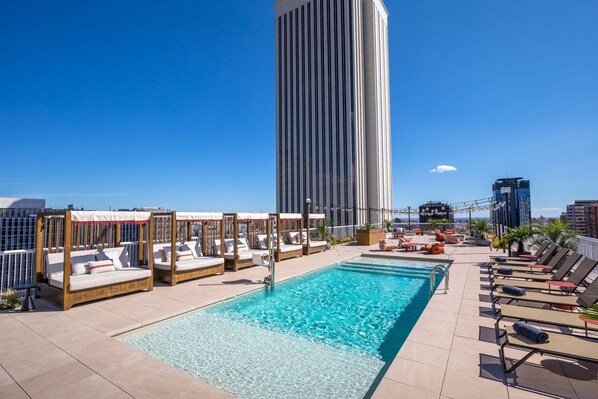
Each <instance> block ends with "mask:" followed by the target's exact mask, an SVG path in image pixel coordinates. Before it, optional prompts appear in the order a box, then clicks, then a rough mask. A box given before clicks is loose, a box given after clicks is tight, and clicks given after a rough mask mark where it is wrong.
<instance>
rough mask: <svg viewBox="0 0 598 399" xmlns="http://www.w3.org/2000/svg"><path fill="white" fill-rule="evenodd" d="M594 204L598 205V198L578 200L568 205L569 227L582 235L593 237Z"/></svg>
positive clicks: (567, 219) (566, 218) (566, 220)
mask: <svg viewBox="0 0 598 399" xmlns="http://www.w3.org/2000/svg"><path fill="white" fill-rule="evenodd" d="M593 206H598V200H577V201H575V202H574V203H573V204H570V205H567V212H566V216H565V222H566V223H567V224H568V225H569V229H570V230H572V231H575V232H577V233H579V234H580V235H582V236H589V237H592V232H591V231H590V229H591V226H590V225H592V224H593V223H594V221H595V216H594V215H595V213H594V212H595V211H594V210H593V208H592V207H593Z"/></svg>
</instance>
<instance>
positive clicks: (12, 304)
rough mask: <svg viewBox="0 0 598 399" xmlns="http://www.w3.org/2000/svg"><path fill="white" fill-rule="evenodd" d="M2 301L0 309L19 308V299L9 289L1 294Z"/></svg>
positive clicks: (16, 293)
mask: <svg viewBox="0 0 598 399" xmlns="http://www.w3.org/2000/svg"><path fill="white" fill-rule="evenodd" d="M2 301H3V303H1V304H0V309H17V308H20V307H21V297H20V295H19V293H18V292H17V291H14V290H11V289H10V288H9V289H7V290H6V291H4V293H2Z"/></svg>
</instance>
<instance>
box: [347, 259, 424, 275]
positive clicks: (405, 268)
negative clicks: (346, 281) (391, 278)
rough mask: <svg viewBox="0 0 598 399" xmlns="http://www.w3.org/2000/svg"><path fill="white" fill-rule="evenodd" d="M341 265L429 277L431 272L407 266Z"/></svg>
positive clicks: (348, 263) (355, 263)
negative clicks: (420, 274) (419, 274)
mask: <svg viewBox="0 0 598 399" xmlns="http://www.w3.org/2000/svg"><path fill="white" fill-rule="evenodd" d="M342 265H343V266H351V267H353V266H355V267H366V268H372V269H376V270H386V271H405V272H407V273H422V274H425V275H429V274H430V272H431V271H432V268H431V267H409V266H401V267H397V266H387V265H375V264H371V263H361V262H355V261H348V262H343V263H342Z"/></svg>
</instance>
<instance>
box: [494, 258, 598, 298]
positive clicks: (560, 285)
mask: <svg viewBox="0 0 598 399" xmlns="http://www.w3.org/2000/svg"><path fill="white" fill-rule="evenodd" d="M597 263H598V262H596V261H595V260H593V259H590V258H584V259H583V260H582V261H581V263H580V264H579V266H577V267H576V268H575V270H574V271H573V273H571V275H570V276H569V278H568V279H567V280H548V281H527V280H522V281H513V280H509V279H496V280H494V286H493V289H497V288H498V287H501V286H505V285H515V286H517V287H520V288H524V289H526V290H538V291H549V290H550V289H551V288H555V289H556V290H558V291H560V290H561V289H562V290H564V291H566V292H568V293H571V292H573V291H575V290H576V289H577V288H578V287H579V285H580V284H581V283H582V282H583V281H584V280H585V278H586V277H587V276H588V274H590V273H591V272H592V270H594V268H595V267H596V264H597Z"/></svg>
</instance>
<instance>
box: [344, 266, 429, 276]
mask: <svg viewBox="0 0 598 399" xmlns="http://www.w3.org/2000/svg"><path fill="white" fill-rule="evenodd" d="M340 268H341V269H342V270H346V271H354V272H362V273H373V274H383V275H387V276H397V277H410V278H429V277H430V271H428V270H425V269H419V268H397V267H385V266H381V267H380V266H372V265H363V264H362V265H358V264H343V265H340Z"/></svg>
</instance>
